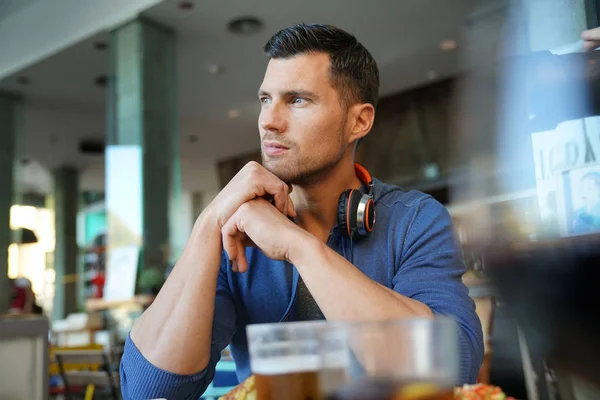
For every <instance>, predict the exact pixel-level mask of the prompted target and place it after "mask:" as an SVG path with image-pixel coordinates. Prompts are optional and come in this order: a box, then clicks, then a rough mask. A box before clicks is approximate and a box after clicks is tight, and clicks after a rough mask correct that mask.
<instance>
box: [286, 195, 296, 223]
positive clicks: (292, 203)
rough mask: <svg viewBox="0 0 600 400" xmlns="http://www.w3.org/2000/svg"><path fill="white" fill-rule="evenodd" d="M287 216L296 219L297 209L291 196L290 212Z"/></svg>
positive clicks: (289, 201) (289, 200) (289, 202)
mask: <svg viewBox="0 0 600 400" xmlns="http://www.w3.org/2000/svg"><path fill="white" fill-rule="evenodd" d="M287 215H288V216H290V217H292V218H296V215H297V214H296V208H295V207H294V202H293V201H292V198H291V197H290V196H288V210H287Z"/></svg>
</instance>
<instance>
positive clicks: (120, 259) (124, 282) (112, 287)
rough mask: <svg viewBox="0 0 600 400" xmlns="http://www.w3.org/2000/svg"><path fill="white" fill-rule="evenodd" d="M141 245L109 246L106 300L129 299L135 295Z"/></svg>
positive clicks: (105, 287) (105, 286) (105, 289)
mask: <svg viewBox="0 0 600 400" xmlns="http://www.w3.org/2000/svg"><path fill="white" fill-rule="evenodd" d="M139 256H140V247H139V246H123V247H116V248H112V249H110V248H109V251H108V258H107V260H106V283H105V285H104V300H129V299H132V298H133V296H134V295H135V280H136V277H137V269H138V260H139Z"/></svg>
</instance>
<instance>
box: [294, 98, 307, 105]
mask: <svg viewBox="0 0 600 400" xmlns="http://www.w3.org/2000/svg"><path fill="white" fill-rule="evenodd" d="M293 103H294V104H304V103H306V99H303V98H302V97H296V98H295V99H294V101H293Z"/></svg>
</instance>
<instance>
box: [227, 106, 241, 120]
mask: <svg viewBox="0 0 600 400" xmlns="http://www.w3.org/2000/svg"><path fill="white" fill-rule="evenodd" d="M239 117H240V110H238V109H235V108H233V109H231V110H229V111H227V118H229V119H238V118H239Z"/></svg>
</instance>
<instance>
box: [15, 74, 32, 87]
mask: <svg viewBox="0 0 600 400" xmlns="http://www.w3.org/2000/svg"><path fill="white" fill-rule="evenodd" d="M17 83H18V84H19V85H29V84H30V83H31V80H30V79H29V78H28V77H26V76H19V77H17Z"/></svg>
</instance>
